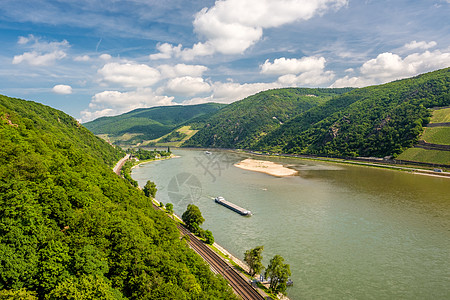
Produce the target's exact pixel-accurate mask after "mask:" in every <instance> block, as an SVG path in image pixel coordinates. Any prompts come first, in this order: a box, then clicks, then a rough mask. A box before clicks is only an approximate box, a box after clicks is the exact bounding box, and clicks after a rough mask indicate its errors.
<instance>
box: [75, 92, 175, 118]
mask: <svg viewBox="0 0 450 300" xmlns="http://www.w3.org/2000/svg"><path fill="white" fill-rule="evenodd" d="M173 104H174V103H173V97H167V96H160V95H156V94H155V93H154V92H153V91H152V89H150V88H138V89H137V90H136V91H131V92H119V91H104V92H101V93H98V94H95V95H94V96H93V97H92V101H91V103H90V104H89V109H86V110H84V111H82V112H81V120H82V121H83V122H87V121H91V120H93V119H96V118H99V117H103V116H113V115H118V114H122V113H125V112H128V111H131V110H133V109H136V108H145V107H153V106H168V105H173Z"/></svg>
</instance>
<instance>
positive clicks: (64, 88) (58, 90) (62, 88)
mask: <svg viewBox="0 0 450 300" xmlns="http://www.w3.org/2000/svg"><path fill="white" fill-rule="evenodd" d="M52 91H53V93H55V94H60V95H69V94H72V87H71V86H70V85H65V84H57V85H55V86H54V87H53V89H52Z"/></svg>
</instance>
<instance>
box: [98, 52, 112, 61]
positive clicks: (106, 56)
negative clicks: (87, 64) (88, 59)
mask: <svg viewBox="0 0 450 300" xmlns="http://www.w3.org/2000/svg"><path fill="white" fill-rule="evenodd" d="M99 58H100V59H103V60H110V59H111V58H112V57H111V55H109V54H107V53H104V54H102V55H100V56H99Z"/></svg>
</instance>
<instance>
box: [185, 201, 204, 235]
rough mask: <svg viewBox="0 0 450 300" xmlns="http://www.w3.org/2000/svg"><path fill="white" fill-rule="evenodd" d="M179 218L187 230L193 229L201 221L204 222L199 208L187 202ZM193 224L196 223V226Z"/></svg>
mask: <svg viewBox="0 0 450 300" xmlns="http://www.w3.org/2000/svg"><path fill="white" fill-rule="evenodd" d="M181 219H182V220H183V222H184V223H185V224H186V227H187V228H188V229H189V230H191V229H195V228H196V227H199V226H200V225H202V224H203V222H205V219H204V218H203V216H202V213H201V212H200V209H199V208H198V207H197V206H195V205H194V204H189V205H188V206H187V209H186V211H185V212H184V213H183V215H182V216H181ZM194 224H196V225H197V226H195V225H194Z"/></svg>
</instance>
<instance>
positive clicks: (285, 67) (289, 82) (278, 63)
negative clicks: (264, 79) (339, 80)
mask: <svg viewBox="0 0 450 300" xmlns="http://www.w3.org/2000/svg"><path fill="white" fill-rule="evenodd" d="M325 63H326V60H325V58H323V57H315V56H310V57H302V58H300V59H296V58H291V59H286V58H285V57H281V58H278V59H275V60H274V61H273V63H271V62H270V61H269V60H266V61H265V62H264V64H262V65H260V69H261V73H262V74H267V75H282V76H280V77H279V78H278V82H279V83H280V84H281V85H282V86H319V85H321V84H324V83H327V82H330V81H331V80H333V78H334V72H332V71H325Z"/></svg>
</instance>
